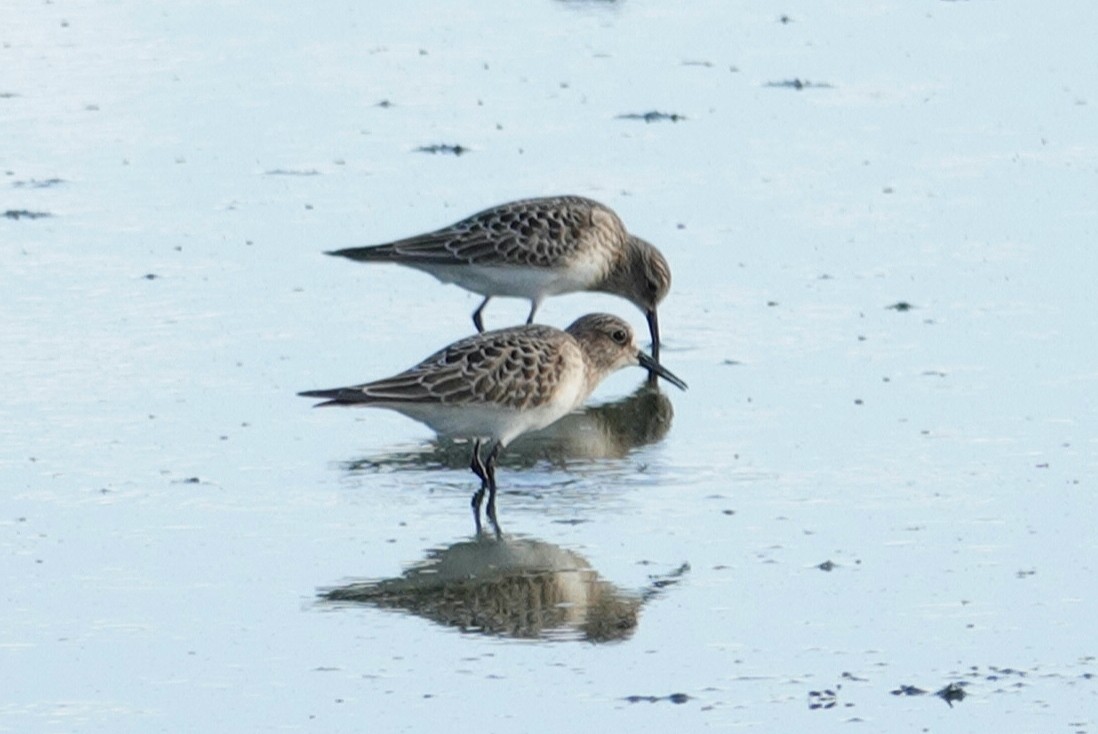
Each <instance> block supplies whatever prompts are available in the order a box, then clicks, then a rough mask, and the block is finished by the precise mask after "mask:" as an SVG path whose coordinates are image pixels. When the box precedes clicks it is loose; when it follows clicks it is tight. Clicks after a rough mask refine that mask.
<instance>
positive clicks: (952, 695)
mask: <svg viewBox="0 0 1098 734" xmlns="http://www.w3.org/2000/svg"><path fill="white" fill-rule="evenodd" d="M934 695H935V696H937V697H938V698H940V699H942V700H943V701H945V702H946V703H948V704H949V707H950V708H953V702H954V701H963V700H965V696H966V695H967V694H966V693H965V689H964V684H963V683H950V684H949V685H948V686H946V687H945V688H943V689H942V690H940V691H938V692H937V693H935V694H934Z"/></svg>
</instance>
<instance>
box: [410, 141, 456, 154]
mask: <svg viewBox="0 0 1098 734" xmlns="http://www.w3.org/2000/svg"><path fill="white" fill-rule="evenodd" d="M415 152H417V153H448V154H450V155H462V154H464V153H468V152H469V149H468V148H466V147H465V146H464V145H449V144H447V143H440V144H437V145H421V146H419V147H418V148H416V150H415Z"/></svg>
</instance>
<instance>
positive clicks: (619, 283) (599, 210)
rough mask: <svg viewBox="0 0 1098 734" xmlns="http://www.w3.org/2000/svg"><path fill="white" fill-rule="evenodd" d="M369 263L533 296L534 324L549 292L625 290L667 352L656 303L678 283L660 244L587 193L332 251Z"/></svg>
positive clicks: (515, 205) (513, 205)
mask: <svg viewBox="0 0 1098 734" xmlns="http://www.w3.org/2000/svg"><path fill="white" fill-rule="evenodd" d="M327 254H329V255H339V256H341V257H346V258H350V259H351V260H359V261H362V262H391V263H397V264H400V265H408V266H410V267H413V268H417V269H418V270H422V271H424V272H427V273H430V274H431V275H433V276H435V277H436V278H438V279H439V280H440V281H442V282H443V283H456V284H457V285H459V286H461V287H462V288H465V289H466V290H469V291H472V292H474V293H479V294H480V295H482V296H484V300H483V301H482V302H481V304H480V306H478V307H477V310H476V311H474V312H473V324H475V325H476V327H477V331H479V332H483V331H484V323H483V321H482V320H481V313H482V312H483V311H484V307H485V306H487V305H488V301H490V300H492V298H493V297H494V296H511V297H514V298H526V299H528V300H529V301H530V315H529V316H528V317H527V319H526V323H527V324H531V323H533V321H534V314H535V313H537V310H538V306H540V305H541V302H542V300H544V299H545V298H546V297H547V296H555V295H559V294H562V293H574V292H576V291H599V292H602V293H611V294H614V295H617V296H621V297H622V298H625V299H627V300H629V301H630V302H632V303H633V304H634V305H635V306H637V308H639V309H640V310H641V311H643V312H644V315H645V317H646V318H647V319H648V330H649V332H650V333H651V336H652V356H653V357H654V358H655V359H656V361H657V362H658V361H659V358H660V329H659V320H658V318H657V315H656V306H658V305H659V303H660V301H662V300H663V297H664V296H666V295H667V291H668V289H669V288H670V287H671V269H670V267H668V265H667V261H666V260H665V259H664V257H663V255H662V254H660V251H659V250H657V249H656V248H655V247H653V246H652V245H650V244H649V243H647V242H645V241H644V240H642V239H640V238H639V237H635V236H633V235H631V234H629V233H628V232H627V231H626V230H625V225H623V224H622V222H621V219H619V218H618V215H617V214H615V213H614V212H613V210H611V209H610V208H609V207H606V206H604V205H602V204H600V203H598V202H597V201H592V200H591V199H585V198H583V197H580V196H553V197H545V198H538V199H523V200H521V201H512V202H509V203H507V204H500V205H499V206H495V207H492V208H491V209H485V210H484V211H482V212H479V213H477V214H474V215H472V216H471V217H468V218H467V219H463V220H461V221H460V222H457V223H455V224H451V225H450V226H449V227H443V228H442V229H439V230H436V231H434V232H428V233H426V234H421V235H416V236H415V237H409V238H407V239H403V240H398V241H396V242H391V243H389V244H385V245H374V246H371V247H349V248H347V249H343V250H335V251H333V252H329V253H327Z"/></svg>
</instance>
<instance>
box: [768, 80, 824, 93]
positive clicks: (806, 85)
mask: <svg viewBox="0 0 1098 734" xmlns="http://www.w3.org/2000/svg"><path fill="white" fill-rule="evenodd" d="M763 86H764V87H780V88H782V89H796V90H797V91H798V92H799V91H800V90H802V89H831V88H832V85H830V84H828V83H827V82H810V81H808V80H807V79H796V78H794V79H783V80H782V81H780V82H767V83H766V84H764V85H763Z"/></svg>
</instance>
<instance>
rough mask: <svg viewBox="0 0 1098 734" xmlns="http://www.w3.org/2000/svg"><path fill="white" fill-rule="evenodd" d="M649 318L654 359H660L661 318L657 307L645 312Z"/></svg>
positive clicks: (649, 331)
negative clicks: (657, 314)
mask: <svg viewBox="0 0 1098 734" xmlns="http://www.w3.org/2000/svg"><path fill="white" fill-rule="evenodd" d="M644 316H645V318H647V319H648V333H649V334H651V335H652V359H654V360H656V361H657V362H659V361H660V320H659V317H658V316H656V309H654V308H653V309H652V310H651V311H645V312H644Z"/></svg>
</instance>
